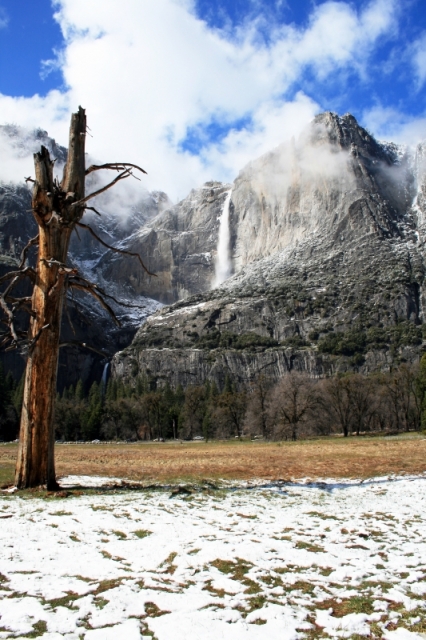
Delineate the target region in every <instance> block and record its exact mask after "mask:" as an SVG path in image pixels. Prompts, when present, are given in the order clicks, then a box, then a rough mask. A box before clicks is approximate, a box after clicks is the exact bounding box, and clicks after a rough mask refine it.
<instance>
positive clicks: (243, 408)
mask: <svg viewBox="0 0 426 640" xmlns="http://www.w3.org/2000/svg"><path fill="white" fill-rule="evenodd" d="M22 391H23V381H21V382H20V383H19V384H17V383H16V382H15V381H14V380H13V378H12V376H11V375H10V374H7V375H4V373H3V371H2V370H1V369H0V403H1V404H0V440H13V439H15V438H16V437H17V435H18V427H19V414H20V408H21V404H22ZM421 429H426V355H425V356H423V358H422V360H421V361H420V363H419V364H416V365H409V364H401V365H400V366H399V367H398V368H395V369H394V370H393V371H391V372H388V373H375V374H371V375H361V374H359V373H348V374H345V375H335V376H333V377H329V378H325V379H319V380H317V379H313V378H311V377H309V376H308V375H307V374H306V373H300V372H291V373H289V374H288V375H286V376H284V377H283V378H281V379H280V380H279V381H278V382H277V383H276V384H271V383H270V382H269V381H268V379H267V378H265V377H264V376H262V375H259V376H258V377H257V378H256V379H255V380H254V381H253V382H252V384H250V385H248V386H247V387H246V388H243V389H241V388H240V389H237V388H236V386H235V384H234V383H233V381H232V379H231V377H230V376H227V377H226V379H225V381H224V385H223V388H222V389H218V387H217V385H216V384H215V383H214V382H213V383H212V382H206V383H205V384H203V385H191V386H188V387H187V388H186V389H183V388H182V387H177V389H172V388H171V387H170V385H168V384H166V385H165V386H164V387H162V388H157V385H156V383H155V380H153V379H150V378H149V377H148V376H146V375H141V376H139V377H137V378H136V380H135V384H134V385H133V386H130V385H126V384H124V383H123V382H122V381H121V380H116V379H110V380H109V381H108V384H107V385H106V387H103V386H102V383H99V384H98V383H96V382H94V383H93V384H92V385H91V387H90V389H88V390H85V388H84V385H83V383H82V381H79V382H78V384H77V385H76V387H72V386H71V387H69V388H68V389H65V390H64V392H63V393H62V394H61V395H59V394H58V396H57V399H56V411H55V435H56V439H57V440H59V441H67V442H69V441H92V440H95V439H99V440H107V441H110V440H130V441H136V440H165V439H177V438H180V439H193V438H194V437H197V436H198V437H200V436H202V437H204V438H205V439H206V440H209V439H212V438H232V437H238V438H241V437H243V436H245V437H252V438H253V437H263V438H265V439H270V440H296V439H298V438H301V437H310V436H318V435H332V434H336V433H340V434H342V435H343V436H349V435H353V434H357V435H359V434H361V433H373V432H400V431H411V430H417V431H418V430H421Z"/></svg>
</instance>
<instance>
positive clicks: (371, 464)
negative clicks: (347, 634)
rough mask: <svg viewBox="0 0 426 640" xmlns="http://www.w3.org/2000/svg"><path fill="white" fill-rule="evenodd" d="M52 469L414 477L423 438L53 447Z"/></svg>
mask: <svg viewBox="0 0 426 640" xmlns="http://www.w3.org/2000/svg"><path fill="white" fill-rule="evenodd" d="M16 453H17V445H16V444H7V445H3V446H0V484H1V485H3V486H5V485H7V484H8V483H11V482H12V480H13V468H14V463H15V459H16ZM56 468H57V473H58V476H59V477H60V476H64V475H69V474H72V475H75V474H76V475H99V476H112V477H120V478H129V479H132V480H137V481H142V482H149V483H153V482H154V483H155V482H158V483H162V482H177V481H186V482H190V481H194V482H197V481H200V480H213V481H214V480H218V479H227V480H232V479H234V480H250V479H254V478H261V479H265V480H291V479H297V478H311V479H312V480H314V479H318V478H369V477H373V476H381V475H387V474H419V473H423V472H424V471H426V438H425V437H424V436H423V435H418V436H412V435H411V436H410V437H388V438H365V437H361V438H356V437H352V438H348V439H343V438H324V439H321V440H310V441H300V442H294V443H293V442H292V443H290V442H283V443H277V442H274V443H266V442H246V441H242V442H239V441H236V442H234V441H231V442H207V443H205V442H184V443H182V444H181V443H179V442H176V443H138V444H79V445H57V446H56Z"/></svg>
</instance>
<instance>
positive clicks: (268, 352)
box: [113, 113, 426, 385]
mask: <svg viewBox="0 0 426 640" xmlns="http://www.w3.org/2000/svg"><path fill="white" fill-rule="evenodd" d="M218 189H219V187H218ZM228 189H229V187H226V190H228ZM222 194H223V191H222ZM222 198H223V195H222ZM425 221H426V171H425V160H424V148H423V146H422V145H420V146H419V147H418V148H417V150H416V151H415V152H410V151H409V150H408V149H403V148H400V147H397V146H396V145H393V144H381V143H378V142H377V141H376V140H375V139H374V138H373V137H372V136H371V135H370V134H369V133H368V132H367V131H365V130H364V129H363V128H362V127H360V126H359V125H358V124H357V122H356V120H355V119H354V118H353V117H352V116H350V115H346V116H343V117H338V116H337V115H335V114H332V113H325V114H322V115H320V116H318V117H317V118H316V119H315V120H314V122H313V123H312V125H311V127H309V129H308V130H307V131H306V132H305V134H304V135H303V136H301V138H300V139H299V140H297V141H293V142H292V143H291V144H288V145H282V146H280V147H278V148H277V149H276V150H274V151H273V152H271V153H269V154H266V155H265V156H263V157H262V158H260V159H259V160H256V161H254V162H252V163H250V164H249V165H248V166H247V167H246V168H245V169H244V170H243V171H242V172H241V173H240V175H239V176H238V177H237V179H236V180H235V182H234V184H233V185H232V196H231V204H230V247H229V250H230V254H231V258H232V264H233V269H234V274H235V275H234V276H233V277H231V278H230V279H229V280H227V281H226V282H225V283H224V284H223V285H222V286H221V287H219V288H218V289H215V290H213V291H210V292H206V293H204V294H201V295H200V294H199V295H196V296H192V297H191V298H189V299H187V300H186V301H183V302H178V303H176V304H174V305H173V306H171V307H168V308H165V309H162V310H161V311H159V312H157V313H156V314H154V315H153V316H152V317H151V318H149V319H148V321H147V322H146V323H145V324H144V325H143V326H142V327H141V329H140V330H139V331H138V333H137V335H136V337H135V340H134V342H133V344H132V345H131V347H129V348H128V349H126V350H124V351H123V352H121V353H119V354H117V355H116V357H115V359H114V363H113V369H114V372H115V374H116V375H119V376H123V377H124V378H126V379H128V380H129V381H131V380H132V377H133V376H135V375H137V373H138V372H148V373H149V374H150V375H151V376H153V377H154V378H157V379H158V382H159V383H160V384H161V383H162V381H164V380H165V379H169V380H171V381H172V382H173V383H174V384H179V383H181V384H184V385H187V384H189V383H191V384H199V383H201V382H203V381H204V380H206V379H212V380H213V379H214V380H215V381H216V382H217V383H218V384H221V383H223V380H224V378H225V376H226V374H227V373H231V374H232V375H233V376H234V378H235V379H237V380H238V379H239V380H240V381H241V382H244V383H245V382H247V381H248V380H249V379H250V378H252V377H253V375H255V374H254V372H260V371H262V372H264V374H265V375H268V376H269V377H270V378H271V379H272V380H276V379H277V378H278V377H279V376H280V375H282V373H283V371H285V370H289V369H291V368H298V369H306V370H308V371H310V372H311V373H312V374H313V375H323V374H324V373H326V372H327V371H330V370H336V369H341V370H345V369H347V368H354V367H355V368H358V369H360V370H364V371H369V370H373V369H376V368H384V367H389V366H391V365H392V363H394V362H395V361H396V360H398V359H401V358H405V359H409V360H412V359H415V358H416V357H418V355H419V353H420V352H421V348H422V347H421V344H422V341H423V333H422V324H423V322H424V320H425V318H424V309H425V303H426V301H425V286H424V276H425V250H424V242H425ZM201 248H203V249H204V246H202V247H201Z"/></svg>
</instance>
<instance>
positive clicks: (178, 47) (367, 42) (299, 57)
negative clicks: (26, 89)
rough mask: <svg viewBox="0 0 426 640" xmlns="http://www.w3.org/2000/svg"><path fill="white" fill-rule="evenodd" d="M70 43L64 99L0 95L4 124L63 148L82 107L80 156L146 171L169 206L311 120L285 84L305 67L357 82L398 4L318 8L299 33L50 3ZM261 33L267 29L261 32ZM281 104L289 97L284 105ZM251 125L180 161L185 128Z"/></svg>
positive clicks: (384, 1)
mask: <svg viewBox="0 0 426 640" xmlns="http://www.w3.org/2000/svg"><path fill="white" fill-rule="evenodd" d="M55 7H56V9H57V14H56V17H57V20H58V22H59V24H60V26H61V29H62V32H63V34H64V37H65V40H66V46H65V48H64V50H63V51H62V52H61V55H60V57H59V61H58V63H59V65H60V66H61V68H62V72H63V74H64V79H65V83H66V86H67V90H66V92H64V93H60V92H58V91H52V92H51V93H49V94H48V95H47V97H46V98H40V97H39V96H34V97H33V98H10V97H7V96H0V120H1V121H3V122H7V121H9V122H16V123H18V124H22V125H24V126H41V127H43V128H45V129H47V130H48V131H49V133H50V134H51V135H54V136H55V137H56V138H57V139H58V141H59V142H60V143H62V144H66V142H67V140H66V130H67V123H68V119H69V113H70V112H71V111H72V110H75V109H76V108H77V106H78V105H79V104H81V105H82V106H84V107H85V108H86V109H87V114H88V120H89V124H90V127H91V130H92V133H93V135H94V138H93V139H89V140H88V151H89V152H90V153H91V154H92V155H94V156H95V157H97V158H99V159H102V160H103V161H112V160H120V161H125V160H127V161H130V162H135V163H137V164H140V165H141V166H143V167H144V168H146V169H147V171H148V172H149V176H148V178H147V179H146V181H145V184H146V186H147V187H148V188H155V189H164V190H166V191H167V192H168V193H169V195H170V196H171V197H172V198H174V199H176V198H177V197H182V196H184V195H186V193H187V191H188V190H189V188H190V187H193V186H195V185H197V184H200V183H201V182H203V181H204V180H206V179H212V178H215V179H226V180H229V179H232V178H233V177H234V176H235V174H236V173H237V171H238V169H240V168H241V167H242V166H243V165H244V164H245V163H246V162H247V161H249V160H250V159H252V158H253V157H254V156H255V155H257V154H258V153H262V152H263V151H266V150H267V149H268V148H270V147H271V146H276V145H277V144H278V143H279V142H281V141H282V140H283V139H284V138H285V137H286V136H289V135H291V134H293V133H294V134H297V133H298V132H299V131H300V129H301V127H302V125H303V124H305V123H306V122H307V121H308V120H309V119H311V118H312V116H313V115H314V114H315V112H317V111H318V110H319V108H320V107H319V105H317V104H316V103H315V102H314V101H313V100H311V99H310V98H309V97H307V96H306V95H304V94H303V93H299V94H298V95H296V96H295V97H294V98H293V97H291V87H292V85H293V84H294V83H295V82H296V81H297V80H298V79H300V78H301V77H302V76H303V73H304V72H305V70H306V69H307V68H308V67H309V68H312V69H314V70H315V73H316V76H317V77H318V78H319V79H321V80H322V79H325V78H326V77H327V76H329V75H330V74H335V73H336V72H337V71H351V70H353V71H358V72H360V73H362V72H363V69H364V67H365V64H366V62H367V60H368V57H369V55H370V53H371V51H372V50H373V48H374V46H375V44H376V43H377V41H378V39H381V38H382V37H385V36H386V34H389V33H391V32H392V30H394V29H395V17H394V16H395V12H396V9H397V4H396V1H395V0H372V1H371V2H370V4H368V5H367V6H366V7H365V8H364V9H363V10H362V11H360V12H356V11H355V10H354V9H353V7H352V5H351V4H350V3H346V2H325V3H323V4H321V5H319V6H317V7H316V8H314V9H313V11H312V13H311V16H310V19H309V22H308V24H307V26H306V27H304V28H302V27H300V28H297V27H295V26H294V25H284V26H283V25H277V24H271V29H270V34H269V35H270V38H269V39H268V41H267V42H266V41H265V40H264V39H262V38H260V37H259V32H258V29H257V25H256V21H251V22H246V23H244V25H243V26H242V27H240V28H239V29H238V31H235V32H234V33H232V34H230V33H229V30H228V31H220V30H212V29H210V28H209V27H208V26H207V25H206V23H205V22H203V21H202V20H200V19H199V18H197V16H196V15H195V10H194V3H193V2H192V1H191V0H156V1H155V2H152V1H151V0H122V1H121V2H120V3H117V1H116V0H91V1H90V2H87V0H55ZM263 27H264V25H263ZM286 95H287V96H289V97H287V98H286V97H285V96H286ZM244 117H247V118H248V120H249V121H250V125H249V126H248V127H247V128H245V129H244V130H242V131H234V130H231V131H230V132H229V133H228V135H227V136H226V137H225V139H223V140H221V141H220V142H217V141H213V142H211V143H208V144H207V146H205V147H204V148H203V149H202V151H201V152H200V155H199V156H195V155H191V154H190V153H188V152H184V151H182V148H181V143H182V140H183V139H185V136H186V134H187V131H188V128H190V127H197V126H199V127H201V128H202V127H203V126H204V125H206V124H208V123H209V122H211V121H212V119H216V120H217V121H219V122H220V121H222V122H232V121H234V120H237V119H241V118H244Z"/></svg>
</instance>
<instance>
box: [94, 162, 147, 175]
mask: <svg viewBox="0 0 426 640" xmlns="http://www.w3.org/2000/svg"><path fill="white" fill-rule="evenodd" d="M129 167H131V168H132V169H137V170H138V171H141V172H142V173H145V174H146V171H145V170H144V169H142V168H141V167H139V166H138V165H137V164H132V163H131V162H107V163H106V164H92V165H91V166H90V167H89V168H88V169H86V176H88V175H89V173H92V172H93V171H100V170H101V169H110V170H112V171H124V170H125V169H128V168H129Z"/></svg>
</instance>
